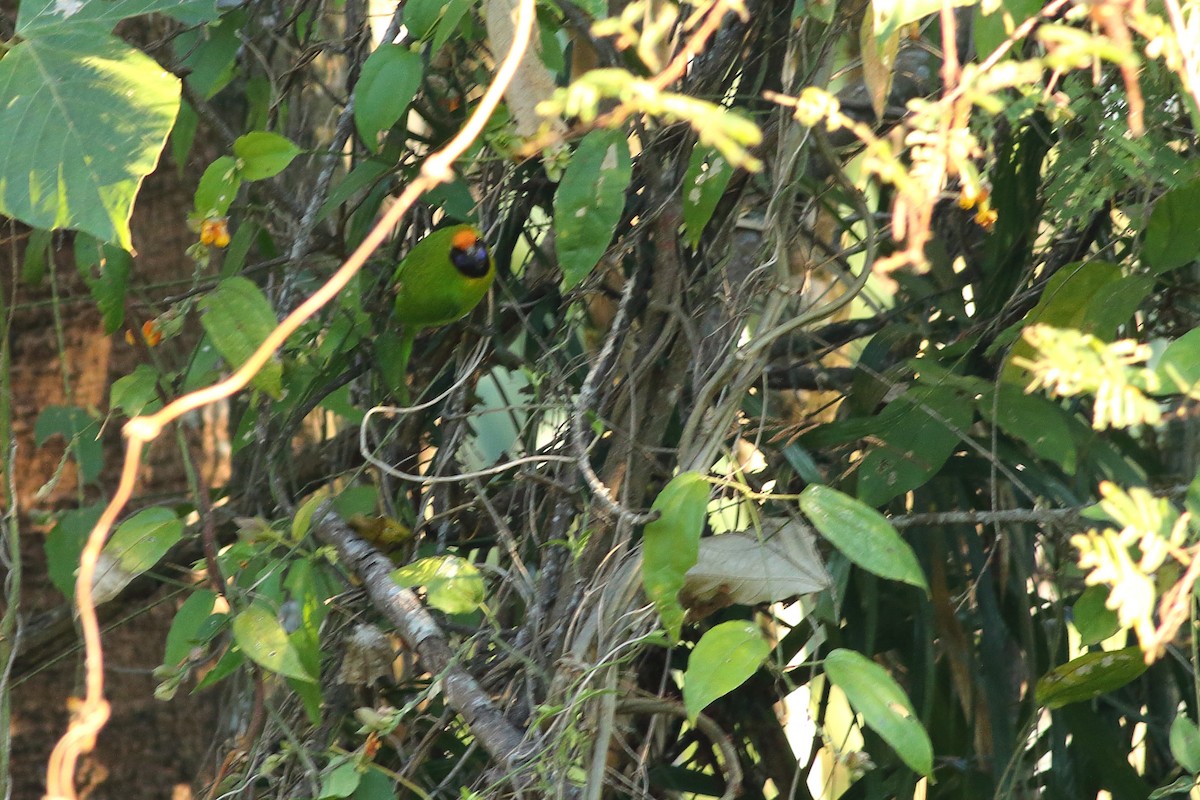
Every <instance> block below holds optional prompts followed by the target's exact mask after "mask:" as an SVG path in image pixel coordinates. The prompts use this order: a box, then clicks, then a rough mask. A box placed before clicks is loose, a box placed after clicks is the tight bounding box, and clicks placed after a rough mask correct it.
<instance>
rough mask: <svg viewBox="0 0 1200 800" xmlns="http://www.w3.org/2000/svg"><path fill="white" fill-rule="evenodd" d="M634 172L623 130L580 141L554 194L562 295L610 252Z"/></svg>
mask: <svg viewBox="0 0 1200 800" xmlns="http://www.w3.org/2000/svg"><path fill="white" fill-rule="evenodd" d="M632 174H633V163H632V161H631V160H630V157H629V143H628V141H626V139H625V133H624V132H623V131H620V130H612V131H609V130H595V131H592V132H591V133H589V134H588V135H587V136H585V137H583V139H582V140H581V141H580V142H579V147H578V148H577V149H576V150H575V153H574V155H572V156H571V163H570V164H568V165H567V169H566V171H565V172H564V173H563V177H562V182H561V183H559V184H558V191H557V192H555V194H554V231H555V234H556V238H555V249H556V250H557V252H558V261H559V264H560V265H561V266H562V271H563V290H564V291H566V290H568V289H571V288H573V287H574V286H576V285H577V284H578V283H579V282H580V281H582V280H583V279H584V278H586V277H587V276H588V273H590V272H591V271H592V268H593V267H595V266H596V263H597V262H598V261H599V260H600V257H601V256H603V255H604V251H605V250H607V249H608V244H609V242H610V241H612V237H613V232H614V231H615V230H616V229H617V223H619V222H620V221H621V213H622V212H623V211H624V209H625V190H626V189H627V188H628V187H629V179H630V176H631V175H632Z"/></svg>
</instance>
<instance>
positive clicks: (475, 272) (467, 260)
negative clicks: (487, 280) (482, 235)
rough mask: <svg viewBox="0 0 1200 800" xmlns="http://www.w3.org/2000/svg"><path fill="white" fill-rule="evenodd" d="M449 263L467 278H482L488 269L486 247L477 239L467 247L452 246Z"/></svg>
mask: <svg viewBox="0 0 1200 800" xmlns="http://www.w3.org/2000/svg"><path fill="white" fill-rule="evenodd" d="M450 263H451V264H453V265H454V268H455V269H457V270H458V271H459V272H461V273H462V274H463V275H466V276H467V277H468V278H482V277H483V276H484V275H487V273H488V269H489V264H488V252H487V248H486V247H484V246H483V242H481V241H479V240H478V239H476V240H475V242H474V243H473V244H471V245H469V246H467V247H452V248H450Z"/></svg>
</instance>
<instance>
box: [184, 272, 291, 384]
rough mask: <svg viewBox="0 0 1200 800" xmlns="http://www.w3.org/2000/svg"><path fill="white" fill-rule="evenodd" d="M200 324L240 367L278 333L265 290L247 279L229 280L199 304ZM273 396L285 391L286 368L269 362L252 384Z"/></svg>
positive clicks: (218, 347) (225, 355)
mask: <svg viewBox="0 0 1200 800" xmlns="http://www.w3.org/2000/svg"><path fill="white" fill-rule="evenodd" d="M198 305H199V308H200V313H201V316H200V323H201V324H202V325H203V326H204V330H205V331H207V332H208V336H209V338H210V339H211V340H212V343H213V345H214V346H215V347H216V348H217V350H218V351H219V352H220V353H221V355H222V356H224V357H225V360H226V361H227V362H229V365H230V366H232V367H234V368H237V367H240V366H241V365H242V364H244V363H246V359H248V358H250V355H251V354H252V353H253V352H254V351H255V349H257V348H258V346H259V345H260V344H262V343H263V341H264V340H265V339H266V338H267V336H268V335H269V334H270V333H271V331H273V330H275V325H276V322H275V312H274V311H273V310H272V309H271V304H270V302H268V300H267V298H266V296H265V295H264V294H263V293H262V291H261V290H260V289H259V288H258V287H257V286H255V285H254V283H253V282H251V281H250V280H249V279H248V278H242V277H233V278H226V279H225V280H223V281H221V282H220V283H219V284H217V288H216V289H214V290H213V291H211V292H209V293H208V294H207V295H205V296H204V297H203V298H202V299H201V300H200V302H199V304H198ZM250 383H251V385H253V386H254V387H255V388H256V389H260V390H262V391H264V392H266V393H267V394H269V395H270V396H271V397H274V398H276V399H278V398H279V396H280V394H281V393H282V390H283V366H282V365H281V364H280V363H279V361H278V360H276V359H272V360H270V361H268V362H267V363H266V364H265V365H264V366H263V368H262V369H261V370H259V372H258V374H257V375H255V376H254V378H252V379H251V381H250Z"/></svg>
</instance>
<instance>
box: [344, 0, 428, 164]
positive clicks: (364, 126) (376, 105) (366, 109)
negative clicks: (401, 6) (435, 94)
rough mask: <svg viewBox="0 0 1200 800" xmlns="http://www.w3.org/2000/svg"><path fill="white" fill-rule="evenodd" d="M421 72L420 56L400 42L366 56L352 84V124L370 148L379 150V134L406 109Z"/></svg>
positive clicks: (381, 47) (393, 122) (380, 47)
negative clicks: (356, 81) (360, 71)
mask: <svg viewBox="0 0 1200 800" xmlns="http://www.w3.org/2000/svg"><path fill="white" fill-rule="evenodd" d="M409 8H411V4H410V5H409V6H408V7H406V8H405V12H406V13H407V11H408V9H409ZM422 71H423V70H422V66H421V56H419V55H418V54H417V53H414V52H413V51H412V50H409V49H408V48H407V47H405V46H404V45H400V44H381V45H380V46H379V47H378V48H377V49H376V50H375V52H374V53H371V55H370V56H368V57H367V60H366V63H364V64H363V68H362V74H361V75H360V76H359V79H358V84H357V85H356V86H355V87H354V124H355V126H356V127H357V128H358V135H359V136H361V137H362V140H363V141H364V142H366V144H367V146H368V147H369V148H371V150H373V151H375V152H378V151H379V147H380V142H379V134H380V133H381V132H383V131H386V130H388V129H389V128H391V127H392V126H393V125H395V124H396V121H397V120H399V119H400V117H401V116H402V115H403V114H404V112H405V111H406V110H407V109H408V104H409V103H411V102H412V99H413V96H414V95H415V94H416V93H417V88H418V87H419V86H420V85H421V73H422Z"/></svg>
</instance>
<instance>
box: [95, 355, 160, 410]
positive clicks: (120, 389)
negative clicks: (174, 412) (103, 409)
mask: <svg viewBox="0 0 1200 800" xmlns="http://www.w3.org/2000/svg"><path fill="white" fill-rule="evenodd" d="M158 403H159V397H158V370H156V369H155V368H154V367H152V366H150V365H149V364H138V365H137V366H136V367H134V368H133V372H131V373H129V374H128V375H123V376H121V377H120V378H117V379H116V380H115V381H113V385H112V389H111V390H109V395H108V407H109V410H110V411H114V412H115V411H120V412H122V413H123V414H125V416H127V417H136V416H137V415H138V414H140V413H142V410H143V409H145V408H146V407H147V406H149V405H151V404H155V405H157V404H158Z"/></svg>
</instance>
